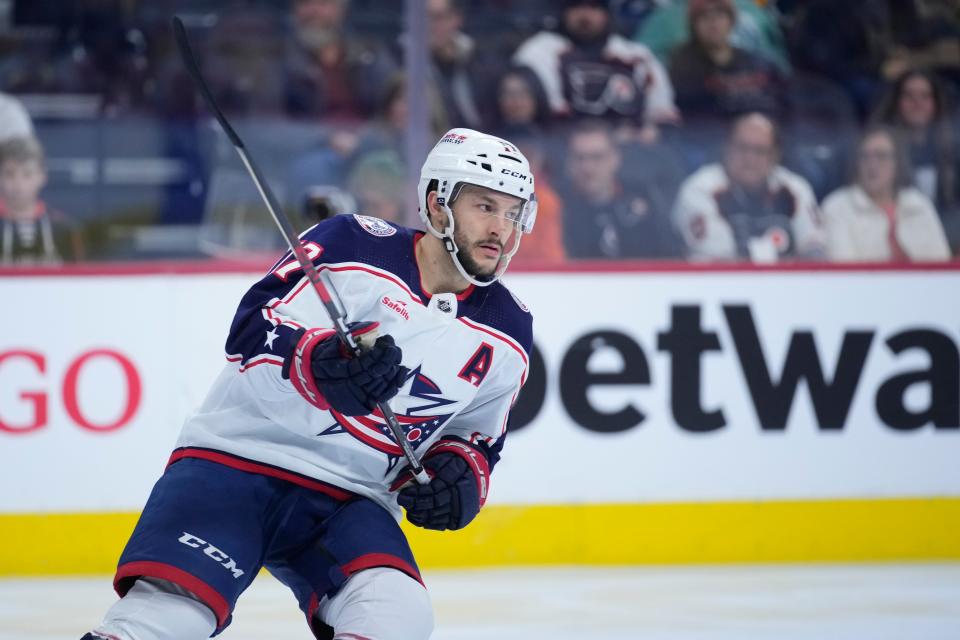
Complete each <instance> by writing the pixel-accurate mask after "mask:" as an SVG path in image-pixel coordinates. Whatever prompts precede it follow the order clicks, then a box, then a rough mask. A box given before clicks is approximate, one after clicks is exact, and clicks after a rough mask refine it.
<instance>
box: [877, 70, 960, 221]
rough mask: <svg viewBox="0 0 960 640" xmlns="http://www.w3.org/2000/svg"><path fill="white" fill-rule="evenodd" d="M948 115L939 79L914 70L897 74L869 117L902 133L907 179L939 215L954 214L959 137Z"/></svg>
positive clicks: (959, 187) (959, 192) (959, 195)
mask: <svg viewBox="0 0 960 640" xmlns="http://www.w3.org/2000/svg"><path fill="white" fill-rule="evenodd" d="M952 119H953V114H952V113H951V109H950V106H949V104H948V101H947V97H946V94H945V91H944V88H943V83H942V82H941V81H940V80H939V79H938V78H937V77H936V76H935V75H934V74H932V73H930V72H927V71H918V70H914V71H909V72H907V73H905V74H903V75H902V76H900V77H899V78H897V80H896V81H895V82H894V83H893V85H892V86H891V87H890V90H889V91H888V92H887V94H886V96H884V98H883V100H882V101H881V102H880V104H879V106H878V107H877V109H876V111H875V112H874V114H873V118H872V121H873V123H874V124H878V125H887V126H889V127H892V128H893V129H895V130H897V131H898V132H899V133H900V134H901V135H902V136H903V137H904V139H905V140H906V142H907V145H908V146H907V149H908V151H909V155H910V164H911V166H912V167H913V183H914V185H915V186H916V187H917V188H918V189H920V191H921V192H923V194H924V195H926V196H927V197H928V198H930V199H931V200H933V201H934V203H935V204H936V206H937V210H938V211H939V212H940V214H941V216H944V217H948V216H950V215H951V214H954V213H960V212H958V211H957V210H958V208H960V175H958V174H960V136H958V135H957V134H956V132H955V130H954V123H953V122H952Z"/></svg>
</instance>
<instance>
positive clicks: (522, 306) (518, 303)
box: [507, 289, 530, 313]
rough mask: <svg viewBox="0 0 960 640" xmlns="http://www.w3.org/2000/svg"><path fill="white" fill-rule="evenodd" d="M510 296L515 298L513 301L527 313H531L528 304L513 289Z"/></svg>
mask: <svg viewBox="0 0 960 640" xmlns="http://www.w3.org/2000/svg"><path fill="white" fill-rule="evenodd" d="M507 291H510V290H509V289H507ZM510 297H511V298H513V301H514V302H516V303H517V306H518V307H520V308H521V309H523V310H524V311H525V312H526V313H530V309H528V308H527V305H525V304H523V300H521V299H520V298H518V297H517V296H516V294H514V293H513V291H510Z"/></svg>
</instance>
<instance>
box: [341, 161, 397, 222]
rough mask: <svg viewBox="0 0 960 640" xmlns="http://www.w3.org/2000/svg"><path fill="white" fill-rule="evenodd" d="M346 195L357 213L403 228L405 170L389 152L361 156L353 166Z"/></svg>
mask: <svg viewBox="0 0 960 640" xmlns="http://www.w3.org/2000/svg"><path fill="white" fill-rule="evenodd" d="M347 191H348V192H349V193H350V195H352V196H353V197H354V198H356V201H357V213H361V214H363V215H365V216H373V217H374V218H381V219H383V220H389V221H390V222H396V223H397V224H403V223H404V222H405V221H404V219H403V214H404V209H405V208H406V205H407V202H408V200H407V195H408V192H407V188H406V167H404V165H403V162H402V160H401V157H400V156H398V155H397V154H396V153H394V152H392V151H389V150H382V151H373V152H370V153H367V154H365V155H364V156H363V157H362V158H360V159H359V160H358V161H357V162H356V163H354V165H353V169H352V171H351V172H350V175H349V176H348V178H347Z"/></svg>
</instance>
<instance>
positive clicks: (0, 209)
mask: <svg viewBox="0 0 960 640" xmlns="http://www.w3.org/2000/svg"><path fill="white" fill-rule="evenodd" d="M46 181H47V172H46V169H45V168H44V159H43V148H42V147H41V146H40V143H39V142H38V141H37V139H36V138H32V137H29V138H11V139H10V140H7V141H5V142H2V143H0V264H7V265H9V264H25V265H33V264H42V265H57V264H60V263H61V262H63V261H64V260H79V259H81V258H82V257H83V247H82V244H81V241H80V235H79V233H78V232H77V230H76V229H75V228H74V227H73V225H71V224H70V223H69V221H67V220H66V218H64V217H63V215H62V214H60V213H59V212H55V211H51V210H49V209H48V208H47V206H46V204H45V203H44V202H43V200H41V199H40V191H41V189H43V187H44V185H45V184H46Z"/></svg>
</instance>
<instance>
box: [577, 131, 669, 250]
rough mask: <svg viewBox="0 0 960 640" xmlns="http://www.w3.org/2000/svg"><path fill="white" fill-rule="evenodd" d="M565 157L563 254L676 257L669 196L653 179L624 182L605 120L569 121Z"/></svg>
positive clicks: (620, 163) (617, 156)
mask: <svg viewBox="0 0 960 640" xmlns="http://www.w3.org/2000/svg"><path fill="white" fill-rule="evenodd" d="M566 161H567V164H566V180H565V181H564V183H563V187H564V188H563V189H562V190H561V192H560V196H561V200H562V202H563V242H564V246H565V248H566V254H567V256H568V257H570V258H614V259H616V258H668V257H674V256H678V255H680V251H679V245H678V244H677V242H676V239H675V236H674V235H673V232H672V230H671V228H670V222H669V207H670V199H671V198H670V196H671V194H669V193H666V192H665V190H664V188H663V185H662V184H660V183H659V182H657V181H653V180H649V181H646V182H642V181H640V180H637V179H635V180H634V181H632V182H631V183H629V184H628V183H625V182H624V181H623V180H622V179H621V175H620V170H621V166H622V162H623V156H622V153H621V150H620V148H619V147H618V146H617V143H616V140H615V139H614V134H613V131H612V130H611V127H610V125H609V124H608V123H607V122H605V121H602V120H584V121H581V122H580V123H578V124H576V125H574V127H573V129H572V131H571V133H570V136H569V139H568V142H567V152H566ZM644 175H646V174H644ZM640 177H641V176H637V177H636V178H640Z"/></svg>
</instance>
